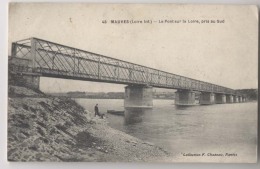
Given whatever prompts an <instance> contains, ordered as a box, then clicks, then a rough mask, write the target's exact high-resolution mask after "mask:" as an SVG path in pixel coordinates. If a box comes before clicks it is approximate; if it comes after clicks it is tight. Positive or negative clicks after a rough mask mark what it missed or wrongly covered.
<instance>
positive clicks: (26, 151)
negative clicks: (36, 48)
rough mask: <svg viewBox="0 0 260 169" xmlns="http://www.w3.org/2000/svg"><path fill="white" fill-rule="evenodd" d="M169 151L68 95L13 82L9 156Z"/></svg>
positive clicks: (162, 154) (137, 155) (128, 158)
mask: <svg viewBox="0 0 260 169" xmlns="http://www.w3.org/2000/svg"><path fill="white" fill-rule="evenodd" d="M169 156H170V154H169V153H168V152H166V151H165V150H163V149H162V148H160V147H157V146H155V145H153V144H152V143H148V142H144V141H142V140H140V139H138V138H135V137H132V136H130V135H128V134H126V133H123V132H121V131H119V130H115V129H113V128H111V127H109V126H108V125H107V122H106V120H105V119H100V118H98V117H94V113H93V112H89V111H86V110H84V109H83V108H82V107H81V106H80V105H78V104H77V103H76V102H75V101H73V100H71V99H69V98H58V97H54V96H48V95H45V94H44V93H42V92H40V91H35V90H32V89H29V88H26V87H18V86H11V85H9V101H8V160H9V161H91V162H94V161H100V162H105V161H109V162H111V161H118V162H119V161H120V162H134V161H136V162H138V161H139V162H143V161H151V162H155V161H158V162H160V161H164V159H166V158H167V157H169Z"/></svg>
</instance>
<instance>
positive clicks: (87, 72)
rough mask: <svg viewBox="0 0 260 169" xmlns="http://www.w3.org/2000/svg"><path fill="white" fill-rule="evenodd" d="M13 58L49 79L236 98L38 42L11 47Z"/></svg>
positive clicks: (184, 79)
mask: <svg viewBox="0 0 260 169" xmlns="http://www.w3.org/2000/svg"><path fill="white" fill-rule="evenodd" d="M12 57H14V58H23V59H28V60H29V61H30V64H29V67H30V70H31V71H32V72H34V73H40V74H41V75H42V76H46V77H57V78H66V79H78V80H87V81H97V82H108V83H117V84H136V85H149V86H153V87H160V88H169V89H189V90H195V91H205V92H214V93H225V94H235V90H232V89H230V88H226V87H223V86H219V85H215V84H211V83H207V82H203V81H199V80H195V79H191V78H188V77H184V76H180V75H176V74H172V73H168V72H164V71H161V70H157V69H153V68H149V67H146V66H141V65H138V64H133V63H129V62H126V61H122V60H119V59H114V58H111V57H107V56H103V55H100V54H95V53H91V52H88V51H84V50H81V49H76V48H72V47H69V46H65V45H61V44H57V43H53V42H49V41H46V40H42V39H38V38H30V39H26V40H22V41H18V42H15V43H12ZM28 70H29V69H28Z"/></svg>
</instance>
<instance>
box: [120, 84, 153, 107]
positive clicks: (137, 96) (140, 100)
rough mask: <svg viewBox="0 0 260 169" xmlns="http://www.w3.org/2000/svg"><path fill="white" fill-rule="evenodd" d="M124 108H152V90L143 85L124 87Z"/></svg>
mask: <svg viewBox="0 0 260 169" xmlns="http://www.w3.org/2000/svg"><path fill="white" fill-rule="evenodd" d="M124 107H126V108H130V107H140V108H152V107H153V88H152V87H151V86H143V85H128V86H126V87H125V100H124Z"/></svg>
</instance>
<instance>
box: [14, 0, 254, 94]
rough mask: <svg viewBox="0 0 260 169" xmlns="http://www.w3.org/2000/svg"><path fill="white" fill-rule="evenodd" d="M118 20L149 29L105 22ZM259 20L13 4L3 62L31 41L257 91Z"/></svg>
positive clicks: (208, 10)
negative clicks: (20, 44)
mask: <svg viewBox="0 0 260 169" xmlns="http://www.w3.org/2000/svg"><path fill="white" fill-rule="evenodd" d="M117 19H123V20H132V19H133V20H138V21H139V20H141V21H143V20H152V21H153V23H152V24H111V23H110V20H117ZM103 20H107V22H108V23H107V24H103V23H102V21H103ZM165 20H177V21H178V20H185V21H187V22H193V20H199V21H201V20H215V21H216V20H220V21H223V20H224V23H209V24H208V23H204V24H202V23H200V24H198V23H165V22H164V21H165ZM154 21H156V23H155V22H154ZM159 21H163V22H164V23H158V22H159ZM257 21H258V13H257V10H256V8H255V7H254V6H242V5H240V6H236V7H234V6H221V5H219V6H215V5H214V6H213V5H209V6H205V5H204V6H203V5H196V6H192V5H169V4H164V5H122V4H121V5H112V4H110V5H108V4H107V5H95V4H92V5H87V4H55V3H52V4H44V3H42V4H30V3H25V4H12V5H11V6H10V8H9V55H10V48H11V43H12V42H15V41H18V40H21V39H26V38H30V37H37V38H41V39H45V40H49V41H52V42H56V43H60V44H64V45H67V46H71V47H75V48H79V49H83V50H86V51H90V52H94V53H99V54H102V55H106V56H110V57H113V58H117V59H121V60H125V61H129V62H132V63H137V64H140V65H144V66H148V67H152V68H156V69H160V70H163V71H166V72H170V73H174V74H178V75H182V76H187V77H190V78H193V79H198V80H202V81H206V82H210V83H213V84H218V85H221V86H225V87H229V88H232V89H243V88H257V81H258V74H257V72H258V71H257V69H258V55H257V48H258V46H257V40H258V28H257V25H258V23H257ZM40 81H41V82H40V88H41V90H43V91H45V92H67V91H96V92H103V91H104V92H108V91H124V87H125V86H124V85H117V84H107V83H95V82H87V81H76V80H64V79H55V78H44V77H43V78H41V80H40Z"/></svg>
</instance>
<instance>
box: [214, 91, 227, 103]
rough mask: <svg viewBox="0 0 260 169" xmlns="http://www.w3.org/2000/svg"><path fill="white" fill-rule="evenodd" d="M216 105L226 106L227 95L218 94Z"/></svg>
mask: <svg viewBox="0 0 260 169" xmlns="http://www.w3.org/2000/svg"><path fill="white" fill-rule="evenodd" d="M216 103H217V104H224V103H226V95H225V94H219V93H217V94H216Z"/></svg>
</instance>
